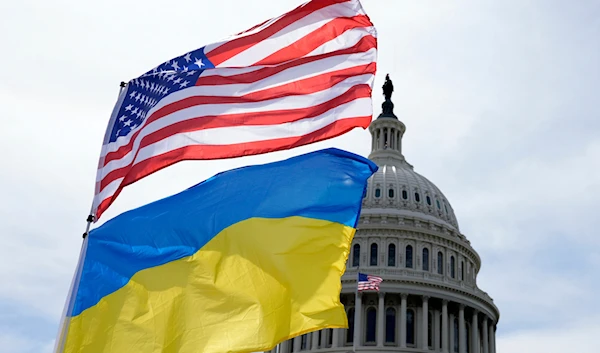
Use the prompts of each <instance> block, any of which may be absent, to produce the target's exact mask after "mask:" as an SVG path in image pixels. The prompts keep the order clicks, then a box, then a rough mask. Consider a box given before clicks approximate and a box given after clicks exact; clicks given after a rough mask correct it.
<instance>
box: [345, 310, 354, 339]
mask: <svg viewBox="0 0 600 353" xmlns="http://www.w3.org/2000/svg"><path fill="white" fill-rule="evenodd" d="M352 342H354V308H350V309H348V330H346V343H352Z"/></svg>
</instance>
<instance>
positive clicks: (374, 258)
mask: <svg viewBox="0 0 600 353" xmlns="http://www.w3.org/2000/svg"><path fill="white" fill-rule="evenodd" d="M370 264H371V266H377V244H375V243H373V244H371V261H370Z"/></svg>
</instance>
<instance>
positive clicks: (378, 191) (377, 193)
mask: <svg viewBox="0 0 600 353" xmlns="http://www.w3.org/2000/svg"><path fill="white" fill-rule="evenodd" d="M375 197H376V198H380V197H381V189H380V188H377V189H375Z"/></svg>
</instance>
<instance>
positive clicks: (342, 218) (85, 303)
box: [69, 148, 377, 315]
mask: <svg viewBox="0 0 600 353" xmlns="http://www.w3.org/2000/svg"><path fill="white" fill-rule="evenodd" d="M376 170H377V165H375V163H373V162H372V161H370V160H368V159H366V158H364V157H361V156H358V155H356V154H353V153H350V152H346V151H343V150H339V149H335V148H329V149H325V150H320V151H316V152H311V153H307V154H303V155H300V156H296V157H292V158H290V159H287V160H283V161H278V162H273V163H268V164H263V165H256V166H249V167H244V168H239V169H234V170H230V171H226V172H222V173H219V174H217V175H215V176H214V177H212V178H210V179H208V180H206V181H204V182H202V183H200V184H198V185H196V186H194V187H191V188H190V189H188V190H185V191H183V192H181V193H179V194H176V195H173V196H170V197H167V198H165V199H162V200H159V201H156V202H153V203H150V204H148V205H145V206H142V207H140V208H137V209H134V210H131V211H128V212H125V213H123V214H121V215H119V216H117V217H115V218H113V219H111V220H109V221H108V222H106V223H105V224H103V225H102V226H100V227H99V228H97V229H94V230H92V231H91V232H90V234H89V236H88V237H87V241H88V248H87V254H86V259H85V263H84V266H83V272H82V277H81V281H80V285H79V290H78V294H77V298H78V299H77V302H76V304H75V306H74V309H73V312H71V313H69V314H70V315H78V314H79V313H80V312H81V311H83V310H85V309H86V308H88V307H90V306H92V305H95V304H96V303H97V302H98V301H99V300H100V298H102V297H104V296H106V295H108V294H110V293H112V292H114V291H115V290H117V289H119V288H120V287H122V286H124V285H125V284H126V283H127V282H128V281H129V278H130V277H131V276H132V275H133V274H134V273H136V272H138V271H140V270H142V269H144V268H149V267H153V266H159V265H161V264H165V263H167V262H170V261H174V260H177V259H181V258H183V257H186V256H190V255H192V254H194V253H195V252H197V251H198V250H199V249H200V248H202V247H203V246H204V245H205V244H206V243H207V242H209V241H210V240H211V239H212V238H213V237H214V236H215V235H217V234H218V233H219V232H221V231H222V230H224V229H225V228H227V227H229V226H231V225H233V224H236V223H238V222H241V221H244V220H247V219H250V218H278V219H279V218H285V217H294V216H295V217H305V218H313V219H320V220H326V221H330V222H336V223H339V224H343V225H346V226H348V227H353V228H356V224H357V223H358V218H359V214H360V209H361V204H362V195H363V193H364V189H365V188H366V185H367V179H368V178H369V177H370V176H371V175H372V174H373V173H374V172H375V171H376ZM282 236H285V234H282ZM111 269H119V270H118V271H114V270H111ZM100 277H102V278H103V281H102V282H101V283H100V282H98V281H97V278H100Z"/></svg>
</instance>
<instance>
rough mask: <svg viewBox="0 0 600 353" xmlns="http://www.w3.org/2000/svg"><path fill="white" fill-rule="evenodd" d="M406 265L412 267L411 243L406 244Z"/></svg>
mask: <svg viewBox="0 0 600 353" xmlns="http://www.w3.org/2000/svg"><path fill="white" fill-rule="evenodd" d="M406 267H407V268H413V248H412V245H407V246H406Z"/></svg>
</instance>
